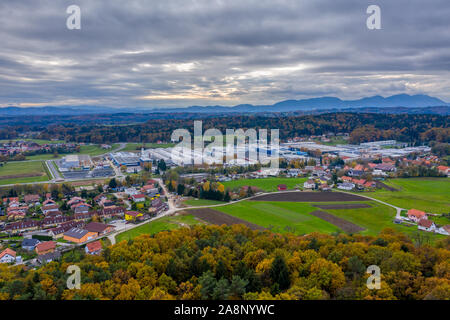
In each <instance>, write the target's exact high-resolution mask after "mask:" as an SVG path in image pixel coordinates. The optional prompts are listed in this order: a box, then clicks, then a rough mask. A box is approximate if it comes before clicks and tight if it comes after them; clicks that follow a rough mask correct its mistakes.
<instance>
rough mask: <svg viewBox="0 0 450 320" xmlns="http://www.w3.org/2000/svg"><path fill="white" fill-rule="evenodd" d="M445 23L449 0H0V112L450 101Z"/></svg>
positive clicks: (449, 35)
mask: <svg viewBox="0 0 450 320" xmlns="http://www.w3.org/2000/svg"><path fill="white" fill-rule="evenodd" d="M71 4H76V5H79V6H80V7H81V14H82V19H81V30H68V29H67V28H66V19H67V17H68V14H66V8H67V7H68V6H69V5H71ZM370 4H377V5H379V6H380V7H381V10H382V30H368V29H367V27H366V19H367V17H368V15H367V14H366V9H367V7H368V6H369V5H370ZM449 17H450V1H449V0H429V1H423V0H370V1H366V0H339V1H336V0H328V1H325V0H293V1H287V0H286V1H285V0H267V1H266V0H255V1H253V0H237V1H235V0H223V1H214V0H197V1H188V0H161V1H159V0H158V1H157V0H127V1H122V0H120V1H115V0H95V1H94V0H86V1H81V0H71V1H55V0H2V1H1V2H0V105H2V106H6V105H21V106H35V105H36V106H37V105H65V104H70V105H80V104H88V105H105V106H120V107H128V106H133V107H135V106H149V107H156V106H189V105H216V104H222V105H236V104H240V103H253V104H271V103H273V102H277V101H280V100H284V99H301V98H308V97H317V96H337V97H340V98H343V99H357V98H360V97H364V96H371V95H377V94H380V95H384V96H387V95H392V94H397V93H403V92H405V93H409V94H416V93H425V94H429V95H432V96H436V97H438V98H441V99H443V100H445V101H450V90H449V88H450V22H449V21H450V20H449Z"/></svg>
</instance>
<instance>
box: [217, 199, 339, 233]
mask: <svg viewBox="0 0 450 320" xmlns="http://www.w3.org/2000/svg"><path fill="white" fill-rule="evenodd" d="M214 210H218V211H221V212H224V213H227V214H229V215H232V216H235V217H237V218H240V219H243V220H246V221H249V222H252V223H254V224H257V225H260V226H262V227H265V228H269V229H271V230H272V231H274V232H279V233H285V232H293V233H295V234H306V233H310V232H313V231H320V232H325V233H332V232H336V231H339V228H338V227H336V226H334V225H332V224H331V223H328V222H326V221H324V220H322V219H320V218H317V217H315V216H313V215H310V214H309V213H310V212H313V211H315V210H318V209H317V208H315V207H313V206H311V205H310V204H308V203H300V202H269V201H267V202H266V201H264V202H263V201H242V202H239V203H235V204H232V205H228V206H224V207H217V208H214ZM289 228H291V229H289Z"/></svg>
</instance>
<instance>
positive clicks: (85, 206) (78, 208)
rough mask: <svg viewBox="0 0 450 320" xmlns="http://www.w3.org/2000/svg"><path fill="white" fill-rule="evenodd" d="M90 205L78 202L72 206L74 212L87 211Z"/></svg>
mask: <svg viewBox="0 0 450 320" xmlns="http://www.w3.org/2000/svg"><path fill="white" fill-rule="evenodd" d="M90 207H91V206H90V205H88V204H86V203H78V204H76V205H74V206H73V207H72V209H73V212H74V213H75V214H79V213H88V212H89V208H90Z"/></svg>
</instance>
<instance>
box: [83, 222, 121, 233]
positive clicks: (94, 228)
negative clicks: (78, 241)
mask: <svg viewBox="0 0 450 320" xmlns="http://www.w3.org/2000/svg"><path fill="white" fill-rule="evenodd" d="M84 229H85V230H87V231H89V232H94V233H97V234H98V235H102V234H106V233H109V232H112V231H114V229H115V227H114V226H113V225H110V224H104V223H100V222H90V223H88V224H87V225H86V226H85V227H84Z"/></svg>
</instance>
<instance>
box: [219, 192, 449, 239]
mask: <svg viewBox="0 0 450 320" xmlns="http://www.w3.org/2000/svg"><path fill="white" fill-rule="evenodd" d="M334 203H336V204H343V203H345V202H334ZM352 203H353V204H354V203H355V202H352ZM358 203H367V204H369V205H371V207H370V208H358V209H326V210H323V211H326V212H328V213H331V214H333V215H335V216H337V217H340V218H342V219H345V220H347V221H349V222H352V223H354V224H356V225H358V226H361V227H363V228H365V229H366V230H364V231H361V234H364V235H377V234H379V233H380V231H382V230H383V229H385V228H392V229H394V230H397V231H401V232H404V233H406V234H408V235H410V236H412V235H413V234H414V233H415V232H417V227H416V226H411V227H408V226H405V225H398V224H394V223H393V220H394V217H395V210H394V209H393V208H391V207H388V206H385V205H383V204H381V203H378V202H375V201H361V202H358ZM316 204H317V203H316ZM321 204H333V202H327V203H321ZM214 210H218V211H221V212H224V213H227V214H229V215H232V216H235V217H237V218H240V219H243V220H246V221H249V222H252V223H255V224H257V225H260V226H263V227H266V228H270V229H271V230H272V231H274V232H279V233H286V232H292V230H289V229H287V228H286V226H289V227H291V228H293V229H294V233H295V234H307V233H311V232H321V233H332V232H336V231H339V230H340V229H339V228H338V227H337V226H334V225H333V224H331V223H328V222H326V221H324V220H322V219H320V218H317V217H315V216H312V215H310V214H309V213H310V212H313V211H315V210H322V209H318V208H316V207H313V206H312V204H309V203H302V202H262V201H258V202H256V201H242V202H239V203H235V204H231V205H228V206H223V207H216V208H214ZM427 235H428V236H429V237H430V239H431V240H433V241H434V240H436V239H441V238H444V237H445V236H442V235H438V234H433V233H427Z"/></svg>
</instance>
